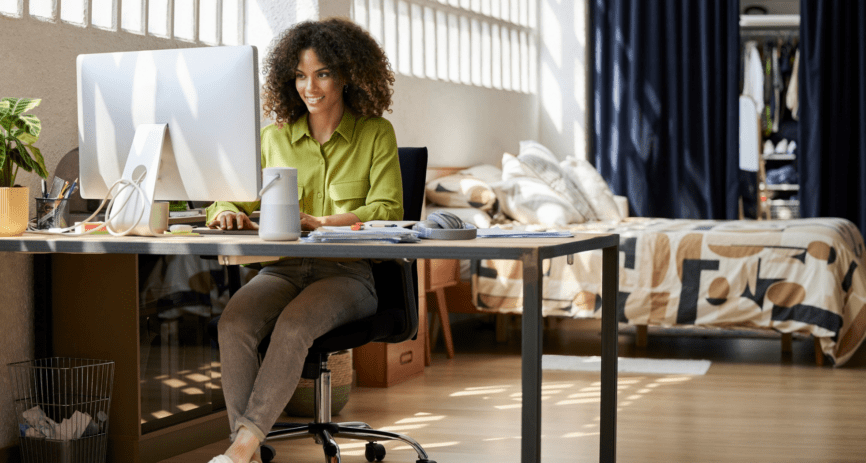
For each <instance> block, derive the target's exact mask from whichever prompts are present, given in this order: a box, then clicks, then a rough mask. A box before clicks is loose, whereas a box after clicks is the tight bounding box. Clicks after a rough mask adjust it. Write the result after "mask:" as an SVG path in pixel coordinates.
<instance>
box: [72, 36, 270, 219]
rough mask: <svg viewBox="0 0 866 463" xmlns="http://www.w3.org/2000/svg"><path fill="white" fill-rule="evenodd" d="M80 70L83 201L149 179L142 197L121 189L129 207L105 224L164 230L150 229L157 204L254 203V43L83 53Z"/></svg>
mask: <svg viewBox="0 0 866 463" xmlns="http://www.w3.org/2000/svg"><path fill="white" fill-rule="evenodd" d="M77 73H78V142H79V169H80V172H79V176H80V177H79V178H80V180H79V181H80V188H81V190H80V191H81V197H83V198H87V199H102V198H104V197H106V195H107V194H108V193H109V190H110V189H111V187H112V185H114V184H115V182H116V181H118V180H119V179H121V178H126V179H127V180H130V181H135V180H138V179H139V178H142V180H141V183H140V188H141V191H142V192H143V194H144V196H145V197H144V198H142V197H141V195H140V194H136V193H135V192H134V190H133V188H127V189H126V190H125V191H124V193H118V190H119V189H118V188H115V189H114V190H113V192H112V194H113V195H114V196H115V202H118V201H120V200H121V199H124V200H126V199H128V201H129V205H128V207H126V208H124V210H123V211H122V212H121V213H120V214H123V216H124V217H114V218H112V217H107V218H106V219H107V220H114V219H117V220H116V221H114V222H112V223H113V224H114V227H115V228H123V227H130V229H132V228H134V229H135V230H133V231H132V233H134V234H140V235H154V234H157V233H156V232H155V231H154V230H152V229H151V228H150V226H149V222H150V220H149V218H150V208H151V205H152V204H153V201H160V200H162V201H168V200H187V201H215V200H224V201H254V200H256V198H257V197H258V194H259V190H260V189H261V186H262V184H261V182H262V180H261V156H260V141H259V131H260V124H261V122H260V112H259V83H258V57H257V53H256V48H255V47H253V46H249V45H245V46H235V47H202V48H183V49H171V50H147V51H135V52H121V53H100V54H83V55H79V56H78V60H77ZM153 173H156V175H152V174H153ZM142 174H144V176H143V177H142ZM124 195H125V196H126V197H128V198H124ZM113 209H114V210H117V209H118V207H114V208H113ZM141 216H143V217H144V220H140V221H139V220H136V218H137V217H141ZM133 223H135V225H133Z"/></svg>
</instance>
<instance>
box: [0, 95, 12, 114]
mask: <svg viewBox="0 0 866 463" xmlns="http://www.w3.org/2000/svg"><path fill="white" fill-rule="evenodd" d="M10 108H12V104H11V103H10V102H9V101H7V99H3V100H0V117H4V116H6V114H8V113H9V109H10Z"/></svg>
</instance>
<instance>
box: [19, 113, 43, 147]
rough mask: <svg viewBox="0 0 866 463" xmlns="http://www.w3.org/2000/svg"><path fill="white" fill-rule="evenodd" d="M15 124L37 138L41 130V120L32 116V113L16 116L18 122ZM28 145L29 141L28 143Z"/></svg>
mask: <svg viewBox="0 0 866 463" xmlns="http://www.w3.org/2000/svg"><path fill="white" fill-rule="evenodd" d="M16 125H17V126H18V127H20V128H22V129H24V130H26V131H27V133H29V134H30V135H33V136H34V137H36V138H37V139H39V133H40V132H42V122H40V121H39V118H38V117H36V116H34V115H33V114H25V115H23V116H18V122H17V123H16ZM28 145H29V143H28Z"/></svg>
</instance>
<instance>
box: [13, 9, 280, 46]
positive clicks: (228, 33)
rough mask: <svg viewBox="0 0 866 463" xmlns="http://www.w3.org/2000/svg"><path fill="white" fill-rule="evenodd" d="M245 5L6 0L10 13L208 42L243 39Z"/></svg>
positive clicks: (218, 43) (86, 26) (99, 27)
mask: <svg viewBox="0 0 866 463" xmlns="http://www.w3.org/2000/svg"><path fill="white" fill-rule="evenodd" d="M25 5H26V9H27V11H26V12H24V11H23V9H24V6H25ZM118 8H119V10H118ZM244 8H245V0H221V1H219V2H214V1H201V0H147V1H145V0H63V1H62V2H61V1H60V0H30V1H29V3H26V4H25V3H24V2H19V0H0V14H3V15H6V16H14V17H32V18H34V19H39V20H44V21H49V22H55V23H57V22H60V23H64V24H71V25H75V26H81V27H85V28H89V27H94V28H97V29H103V30H109V31H124V32H129V33H133V34H141V35H150V36H155V37H163V38H169V39H177V40H183V41H187V42H193V43H201V44H207V45H240V44H242V43H243V42H244V40H243V34H244V30H245V28H244V25H243V20H244ZM118 11H120V13H118ZM118 16H119V17H118ZM265 24H267V22H265Z"/></svg>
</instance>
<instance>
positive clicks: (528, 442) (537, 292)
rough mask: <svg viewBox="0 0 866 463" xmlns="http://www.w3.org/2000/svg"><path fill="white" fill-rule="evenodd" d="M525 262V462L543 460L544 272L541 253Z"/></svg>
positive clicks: (522, 355) (523, 417) (522, 454)
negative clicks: (542, 361) (542, 311)
mask: <svg viewBox="0 0 866 463" xmlns="http://www.w3.org/2000/svg"><path fill="white" fill-rule="evenodd" d="M522 262H523V316H522V317H521V318H522V319H523V332H522V334H521V338H522V340H523V341H522V347H521V349H522V351H521V357H522V372H521V375H522V386H523V391H522V392H523V409H522V412H523V416H522V423H521V432H522V440H521V458H520V461H521V462H523V463H538V462H540V461H541V347H542V332H541V328H542V324H541V295H542V284H543V278H544V274H543V273H542V271H541V269H542V266H541V265H542V259H541V258H540V257H539V255H538V252H532V253H528V254H525V255H524V256H523V259H522Z"/></svg>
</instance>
